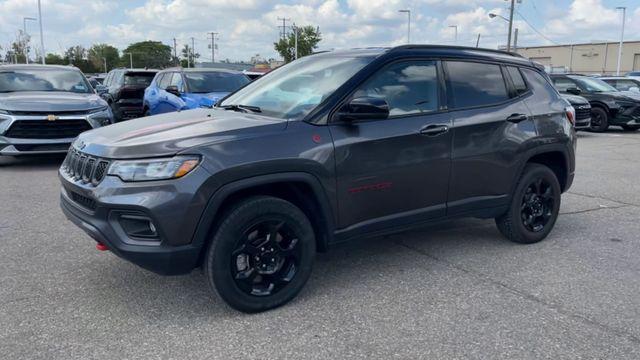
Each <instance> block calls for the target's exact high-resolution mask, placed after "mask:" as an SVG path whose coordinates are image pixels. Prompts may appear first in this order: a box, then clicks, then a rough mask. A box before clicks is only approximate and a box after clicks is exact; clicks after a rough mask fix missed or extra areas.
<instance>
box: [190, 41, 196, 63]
mask: <svg viewBox="0 0 640 360" xmlns="http://www.w3.org/2000/svg"><path fill="white" fill-rule="evenodd" d="M191 62H192V63H193V67H196V39H195V38H194V37H193V36H192V37H191Z"/></svg>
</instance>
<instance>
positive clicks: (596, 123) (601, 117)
mask: <svg viewBox="0 0 640 360" xmlns="http://www.w3.org/2000/svg"><path fill="white" fill-rule="evenodd" d="M608 128H609V114H607V111H606V110H605V109H603V108H600V107H592V108H591V125H590V128H589V129H590V130H591V131H594V132H604V131H607V129H608Z"/></svg>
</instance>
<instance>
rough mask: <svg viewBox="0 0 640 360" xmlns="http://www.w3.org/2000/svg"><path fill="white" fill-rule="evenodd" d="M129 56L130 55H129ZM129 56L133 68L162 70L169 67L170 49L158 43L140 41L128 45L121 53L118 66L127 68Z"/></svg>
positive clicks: (170, 60) (170, 59)
mask: <svg viewBox="0 0 640 360" xmlns="http://www.w3.org/2000/svg"><path fill="white" fill-rule="evenodd" d="M129 54H131V55H129ZM129 56H131V57H132V58H133V67H146V68H157V69H162V68H165V67H167V66H171V62H172V59H173V58H172V56H171V47H170V46H169V45H165V44H163V43H161V42H160V41H151V40H149V41H141V42H137V43H134V44H131V45H129V46H128V47H127V48H126V49H124V51H123V52H122V58H121V59H120V64H121V65H123V66H126V67H129Z"/></svg>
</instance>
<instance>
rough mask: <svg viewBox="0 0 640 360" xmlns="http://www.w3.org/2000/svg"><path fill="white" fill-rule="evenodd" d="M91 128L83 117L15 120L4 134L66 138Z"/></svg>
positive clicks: (17, 137)
mask: <svg viewBox="0 0 640 360" xmlns="http://www.w3.org/2000/svg"><path fill="white" fill-rule="evenodd" d="M91 129H92V128H91V125H89V123H88V122H87V121H86V120H84V119H77V120H55V121H48V120H16V121H14V122H13V124H11V127H9V130H7V132H6V133H5V135H4V136H6V137H10V138H16V139H66V138H75V137H77V136H78V135H80V134H81V133H82V132H84V131H87V130H91Z"/></svg>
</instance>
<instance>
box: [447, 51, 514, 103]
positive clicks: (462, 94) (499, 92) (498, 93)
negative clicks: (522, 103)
mask: <svg viewBox="0 0 640 360" xmlns="http://www.w3.org/2000/svg"><path fill="white" fill-rule="evenodd" d="M446 64H447V66H446V68H447V73H448V75H449V89H450V94H451V96H452V100H453V103H454V107H455V108H467V107H474V106H484V105H493V104H498V103H501V102H504V101H506V100H508V99H509V94H508V92H507V87H506V85H505V82H504V78H503V76H502V70H501V69H500V66H499V65H495V64H486V63H476V62H466V61H447V62H446Z"/></svg>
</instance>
